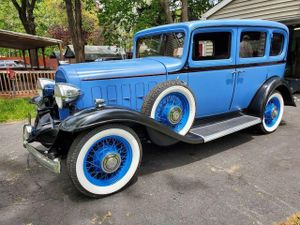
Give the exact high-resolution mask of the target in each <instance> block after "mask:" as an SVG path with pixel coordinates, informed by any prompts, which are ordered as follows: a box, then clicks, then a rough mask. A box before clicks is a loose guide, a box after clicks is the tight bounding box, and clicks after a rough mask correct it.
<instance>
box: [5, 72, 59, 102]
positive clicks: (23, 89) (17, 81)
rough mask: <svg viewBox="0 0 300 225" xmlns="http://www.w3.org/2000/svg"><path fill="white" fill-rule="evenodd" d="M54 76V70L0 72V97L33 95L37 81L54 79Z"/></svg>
mask: <svg viewBox="0 0 300 225" xmlns="http://www.w3.org/2000/svg"><path fill="white" fill-rule="evenodd" d="M54 74H55V71H54V70H36V71H12V70H2V71H1V70H0V96H1V95H2V96H22V95H34V94H36V81H37V79H38V78H48V79H54Z"/></svg>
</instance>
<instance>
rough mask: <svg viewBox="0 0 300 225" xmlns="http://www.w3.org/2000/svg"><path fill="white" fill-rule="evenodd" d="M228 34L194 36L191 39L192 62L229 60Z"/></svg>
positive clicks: (229, 38) (229, 41)
mask: <svg viewBox="0 0 300 225" xmlns="http://www.w3.org/2000/svg"><path fill="white" fill-rule="evenodd" d="M230 43H231V33H230V32H212V33H199V34H195V35H194V38H193V55H192V59H193V60H194V61H200V60H216V59H229V58H230Z"/></svg>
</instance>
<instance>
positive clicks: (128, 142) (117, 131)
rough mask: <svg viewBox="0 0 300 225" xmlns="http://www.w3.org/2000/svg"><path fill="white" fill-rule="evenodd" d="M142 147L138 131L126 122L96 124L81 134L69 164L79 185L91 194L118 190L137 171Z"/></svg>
mask: <svg viewBox="0 0 300 225" xmlns="http://www.w3.org/2000/svg"><path fill="white" fill-rule="evenodd" d="M141 157H142V147H141V143H140V140H139V138H138V136H137V135H136V134H135V132H134V131H133V130H132V129H131V128H128V127H125V126H123V125H109V126H103V127H100V128H96V129H94V130H92V131H90V132H89V133H86V134H82V135H80V136H78V137H77V138H76V139H75V141H74V143H73V144H72V146H71V147H70V150H69V153H68V157H67V166H68V170H69V174H70V177H71V179H72V181H73V183H74V185H75V186H76V188H77V189H78V190H79V191H81V192H82V193H84V194H86V195H88V196H91V197H101V196H103V195H108V194H112V193H115V192H117V191H119V190H120V189H122V188H123V187H125V186H126V185H127V184H128V183H129V182H130V180H131V179H132V178H133V177H134V175H135V174H136V171H137V169H138V167H139V165H140V161H141Z"/></svg>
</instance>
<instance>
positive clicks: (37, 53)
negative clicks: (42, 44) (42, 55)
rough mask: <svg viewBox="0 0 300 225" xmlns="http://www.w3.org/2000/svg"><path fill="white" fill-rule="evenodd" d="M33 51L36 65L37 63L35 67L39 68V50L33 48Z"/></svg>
mask: <svg viewBox="0 0 300 225" xmlns="http://www.w3.org/2000/svg"><path fill="white" fill-rule="evenodd" d="M35 52H36V65H37V68H38V69H39V68H40V63H39V51H38V48H36V49H35Z"/></svg>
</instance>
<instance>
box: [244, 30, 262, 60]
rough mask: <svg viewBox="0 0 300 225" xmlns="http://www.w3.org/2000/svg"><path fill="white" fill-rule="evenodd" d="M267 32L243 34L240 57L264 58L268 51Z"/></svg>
mask: <svg viewBox="0 0 300 225" xmlns="http://www.w3.org/2000/svg"><path fill="white" fill-rule="evenodd" d="M266 37H267V33H265V32H256V31H247V32H242V33H241V39H240V57H241V58H251V57H263V56H264V55H265V49H266Z"/></svg>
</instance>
